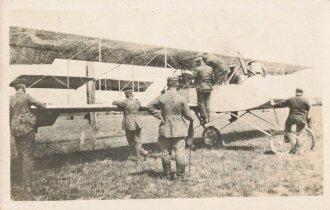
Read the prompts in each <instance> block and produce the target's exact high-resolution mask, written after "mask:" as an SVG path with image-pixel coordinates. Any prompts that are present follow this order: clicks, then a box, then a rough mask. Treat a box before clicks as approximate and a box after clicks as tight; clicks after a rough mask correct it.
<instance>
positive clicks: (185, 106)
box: [182, 100, 194, 121]
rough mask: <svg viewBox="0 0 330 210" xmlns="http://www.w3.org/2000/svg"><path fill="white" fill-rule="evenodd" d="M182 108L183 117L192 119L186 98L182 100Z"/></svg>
mask: <svg viewBox="0 0 330 210" xmlns="http://www.w3.org/2000/svg"><path fill="white" fill-rule="evenodd" d="M182 108H183V112H182V115H183V117H184V118H186V119H187V120H189V121H193V120H194V119H193V117H192V115H191V113H190V108H189V105H188V102H187V101H186V100H184V101H183V103H182Z"/></svg>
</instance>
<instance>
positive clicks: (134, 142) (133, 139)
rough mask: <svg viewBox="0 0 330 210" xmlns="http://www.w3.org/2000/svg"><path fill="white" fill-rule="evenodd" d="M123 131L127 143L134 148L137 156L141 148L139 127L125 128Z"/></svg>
mask: <svg viewBox="0 0 330 210" xmlns="http://www.w3.org/2000/svg"><path fill="white" fill-rule="evenodd" d="M125 133H126V139H127V142H128V144H129V145H130V146H132V147H133V148H134V149H135V152H136V155H137V156H139V155H140V154H141V150H142V142H141V129H138V130H125Z"/></svg>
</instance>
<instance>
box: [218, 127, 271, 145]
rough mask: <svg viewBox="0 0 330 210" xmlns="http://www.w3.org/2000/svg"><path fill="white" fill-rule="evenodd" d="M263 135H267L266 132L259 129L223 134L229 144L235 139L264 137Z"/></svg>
mask: <svg viewBox="0 0 330 210" xmlns="http://www.w3.org/2000/svg"><path fill="white" fill-rule="evenodd" d="M262 137H266V134H264V133H262V132H260V131H259V130H249V131H242V132H232V133H224V134H222V139H223V140H224V141H225V143H227V144H228V143H231V142H235V141H241V140H250V139H255V138H262Z"/></svg>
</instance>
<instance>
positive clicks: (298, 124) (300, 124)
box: [285, 118, 305, 135]
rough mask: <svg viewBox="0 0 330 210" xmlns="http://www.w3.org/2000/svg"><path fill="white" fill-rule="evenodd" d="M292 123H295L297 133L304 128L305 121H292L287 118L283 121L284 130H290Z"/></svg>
mask: <svg viewBox="0 0 330 210" xmlns="http://www.w3.org/2000/svg"><path fill="white" fill-rule="evenodd" d="M293 125H296V132H297V134H298V135H299V134H300V132H301V131H302V130H303V129H304V128H305V123H303V122H297V121H293V120H291V119H289V118H288V119H287V120H286V121H285V131H286V132H291V128H292V126H293Z"/></svg>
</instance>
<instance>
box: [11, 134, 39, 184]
mask: <svg viewBox="0 0 330 210" xmlns="http://www.w3.org/2000/svg"><path fill="white" fill-rule="evenodd" d="M15 143H16V149H17V156H18V165H19V170H21V171H20V172H21V174H20V175H21V176H20V177H21V182H22V184H23V185H29V184H31V182H32V176H33V153H34V143H35V132H34V131H32V132H30V133H29V134H27V135H24V136H21V137H16V138H15Z"/></svg>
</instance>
